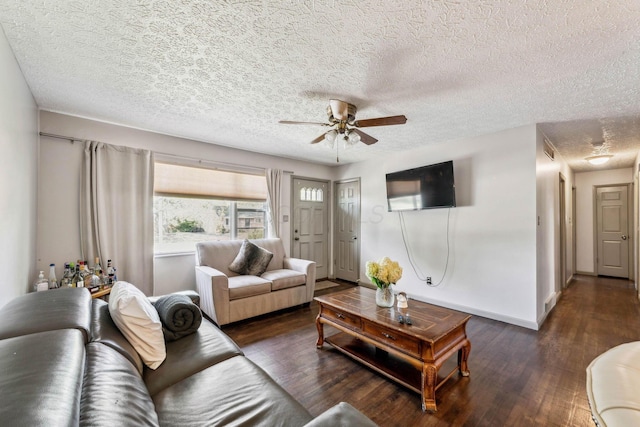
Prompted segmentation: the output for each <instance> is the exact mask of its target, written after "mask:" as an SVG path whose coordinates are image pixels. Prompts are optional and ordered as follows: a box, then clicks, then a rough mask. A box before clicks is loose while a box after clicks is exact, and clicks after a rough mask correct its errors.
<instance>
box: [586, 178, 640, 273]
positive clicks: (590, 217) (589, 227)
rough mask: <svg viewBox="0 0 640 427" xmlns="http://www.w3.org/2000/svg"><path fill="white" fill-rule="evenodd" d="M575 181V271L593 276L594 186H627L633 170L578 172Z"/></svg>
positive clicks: (594, 267) (630, 180) (594, 270)
mask: <svg viewBox="0 0 640 427" xmlns="http://www.w3.org/2000/svg"><path fill="white" fill-rule="evenodd" d="M575 179H576V205H577V206H576V227H577V250H576V258H577V259H576V271H577V272H578V273H586V274H595V273H596V265H595V249H594V236H593V232H594V230H593V227H594V225H593V224H594V220H595V219H594V204H593V191H594V186H597V185H610V184H627V183H631V182H633V169H632V168H625V169H612V170H603V171H597V172H579V173H576V174H575Z"/></svg>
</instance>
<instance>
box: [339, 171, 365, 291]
mask: <svg viewBox="0 0 640 427" xmlns="http://www.w3.org/2000/svg"><path fill="white" fill-rule="evenodd" d="M335 193H336V208H335V214H334V219H335V233H334V241H335V244H334V257H335V262H334V270H335V271H334V275H335V277H336V279H343V280H348V281H350V282H357V281H358V280H359V279H360V236H359V234H360V180H357V179H356V180H350V181H344V182H337V183H336V191H335Z"/></svg>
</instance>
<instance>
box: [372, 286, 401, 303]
mask: <svg viewBox="0 0 640 427" xmlns="http://www.w3.org/2000/svg"><path fill="white" fill-rule="evenodd" d="M395 299H396V296H395V294H394V293H393V290H392V289H391V285H389V286H384V287H382V288H377V289H376V304H377V305H378V306H380V307H393V303H394V301H395Z"/></svg>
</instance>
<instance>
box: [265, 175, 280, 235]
mask: <svg viewBox="0 0 640 427" xmlns="http://www.w3.org/2000/svg"><path fill="white" fill-rule="evenodd" d="M266 178H267V201H268V204H269V218H270V219H271V226H272V230H273V234H274V236H272V237H280V205H281V200H280V199H281V197H282V170H280V169H267V170H266Z"/></svg>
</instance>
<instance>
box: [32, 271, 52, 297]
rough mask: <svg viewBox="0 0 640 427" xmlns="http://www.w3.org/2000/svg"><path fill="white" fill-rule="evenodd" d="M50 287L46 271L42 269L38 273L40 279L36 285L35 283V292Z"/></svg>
mask: <svg viewBox="0 0 640 427" xmlns="http://www.w3.org/2000/svg"><path fill="white" fill-rule="evenodd" d="M48 289H49V281H48V280H47V279H45V278H44V271H42V270H40V274H38V280H36V283H35V285H33V290H34V291H35V292H42V291H46V290H48Z"/></svg>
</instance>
